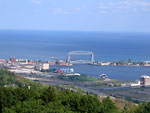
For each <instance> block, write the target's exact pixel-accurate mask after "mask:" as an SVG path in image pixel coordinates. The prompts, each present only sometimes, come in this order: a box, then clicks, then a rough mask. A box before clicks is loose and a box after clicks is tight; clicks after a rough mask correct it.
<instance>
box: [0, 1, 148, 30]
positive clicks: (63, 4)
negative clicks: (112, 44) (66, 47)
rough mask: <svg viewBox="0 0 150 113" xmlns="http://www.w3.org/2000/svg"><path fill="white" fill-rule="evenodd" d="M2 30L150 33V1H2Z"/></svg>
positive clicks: (0, 3) (0, 20)
mask: <svg viewBox="0 0 150 113" xmlns="http://www.w3.org/2000/svg"><path fill="white" fill-rule="evenodd" d="M0 29H21V30H24V29H25V30H79V31H106V32H107V31H115V32H117V31H119V32H150V0H0Z"/></svg>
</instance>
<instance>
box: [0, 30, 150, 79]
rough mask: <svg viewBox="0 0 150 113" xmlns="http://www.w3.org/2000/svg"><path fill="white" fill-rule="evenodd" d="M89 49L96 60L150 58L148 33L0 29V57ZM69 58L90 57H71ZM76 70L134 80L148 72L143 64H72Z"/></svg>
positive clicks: (47, 57) (45, 56)
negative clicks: (135, 65) (117, 65)
mask: <svg viewBox="0 0 150 113" xmlns="http://www.w3.org/2000/svg"><path fill="white" fill-rule="evenodd" d="M76 50H82V51H92V52H93V53H94V55H95V60H97V61H117V60H122V59H124V60H128V59H129V58H131V59H132V60H133V61H146V60H150V33H107V32H71V31H69V32H67V31H57V32H56V31H21V30H20V31H17V30H16V31H15V30H14V31H11V30H0V58H5V59H9V58H10V57H17V58H28V59H32V60H51V57H52V56H54V57H56V58H57V59H66V58H67V54H68V52H70V51H76ZM72 59H90V57H89V56H84V57H83V56H73V57H72ZM74 68H75V70H76V71H77V72H81V73H84V74H89V75H93V76H99V74H102V73H106V74H108V76H110V77H111V78H114V79H121V80H130V79H131V80H135V79H138V78H139V76H141V75H142V74H150V71H149V68H145V67H111V66H108V67H100V66H99V67H98V66H89V65H74Z"/></svg>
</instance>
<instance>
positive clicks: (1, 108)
mask: <svg viewBox="0 0 150 113" xmlns="http://www.w3.org/2000/svg"><path fill="white" fill-rule="evenodd" d="M0 80H1V81H0V83H1V86H0V112H2V113H149V112H150V103H144V104H140V105H139V106H131V107H129V106H128V105H126V106H124V109H121V108H118V107H116V104H115V103H114V102H113V101H112V100H111V99H110V98H109V97H107V98H104V99H101V100H100V98H99V97H98V96H94V95H91V94H82V93H80V92H71V91H70V90H63V89H62V88H61V87H57V88H56V87H53V86H49V87H45V86H44V85H42V84H39V83H34V82H32V81H29V80H26V79H24V78H22V77H19V76H17V75H15V74H14V73H11V72H9V71H7V70H5V69H0ZM13 84H15V85H13ZM29 86H30V87H29Z"/></svg>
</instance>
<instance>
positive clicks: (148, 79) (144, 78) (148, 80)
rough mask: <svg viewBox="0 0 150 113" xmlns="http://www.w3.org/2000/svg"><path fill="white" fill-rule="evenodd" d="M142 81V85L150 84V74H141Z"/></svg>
mask: <svg viewBox="0 0 150 113" xmlns="http://www.w3.org/2000/svg"><path fill="white" fill-rule="evenodd" d="M140 83H141V85H142V86H149V85H150V76H147V75H143V76H141V78H140Z"/></svg>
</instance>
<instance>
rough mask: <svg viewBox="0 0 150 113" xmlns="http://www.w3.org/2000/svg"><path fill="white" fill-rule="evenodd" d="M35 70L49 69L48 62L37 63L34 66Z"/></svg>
mask: <svg viewBox="0 0 150 113" xmlns="http://www.w3.org/2000/svg"><path fill="white" fill-rule="evenodd" d="M35 68H36V70H39V71H40V70H48V69H49V64H48V63H42V64H37V65H36V66H35Z"/></svg>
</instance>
